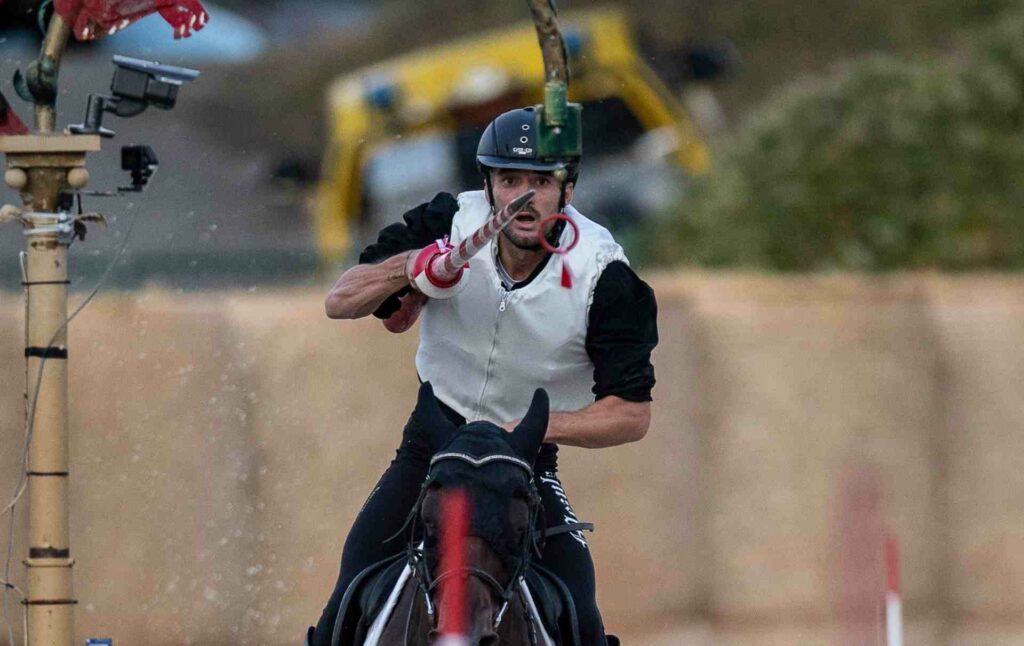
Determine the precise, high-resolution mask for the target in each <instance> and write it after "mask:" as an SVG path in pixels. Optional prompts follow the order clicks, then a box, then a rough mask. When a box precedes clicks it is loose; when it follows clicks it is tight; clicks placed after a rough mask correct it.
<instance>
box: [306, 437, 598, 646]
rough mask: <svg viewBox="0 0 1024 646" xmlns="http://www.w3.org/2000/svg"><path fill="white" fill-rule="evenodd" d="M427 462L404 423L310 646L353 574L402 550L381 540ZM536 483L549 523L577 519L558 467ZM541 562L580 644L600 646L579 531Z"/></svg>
mask: <svg viewBox="0 0 1024 646" xmlns="http://www.w3.org/2000/svg"><path fill="white" fill-rule="evenodd" d="M429 462H430V451H429V449H426V448H425V447H423V446H422V445H421V443H420V442H419V441H418V440H417V438H415V437H410V429H409V427H408V426H406V430H405V434H404V436H403V440H402V446H401V447H400V448H399V449H398V452H397V454H396V455H395V459H394V460H392V462H391V466H389V467H388V469H387V471H385V472H384V475H383V476H381V478H380V481H379V482H378V483H377V486H376V488H374V490H373V492H371V493H370V497H369V498H368V499H367V500H366V502H365V503H364V504H363V508H362V510H360V512H359V515H358V516H357V517H356V521H355V523H354V524H353V525H352V530H351V531H350V532H349V534H348V538H347V539H346V541H345V548H344V550H343V551H342V554H341V571H340V572H339V573H338V582H337V583H335V585H334V592H333V593H332V594H331V598H330V599H329V600H328V601H327V605H326V606H325V607H324V610H323V613H322V614H321V615H320V621H319V622H318V623H317V626H316V633H315V635H314V637H313V640H312V641H311V645H312V646H330V643H331V632H332V630H333V629H334V621H335V618H336V616H337V614H338V606H339V605H340V604H341V599H342V597H343V596H344V595H345V590H346V589H347V588H348V585H349V584H350V583H351V582H352V580H353V579H354V578H355V577H356V575H358V574H359V573H360V572H362V571H363V570H364V569H365V568H367V567H369V566H370V565H372V564H374V563H376V562H377V561H380V560H381V559H384V558H387V557H388V556H392V555H394V554H398V553H399V552H401V551H402V550H404V549H405V541H406V538H405V537H398V538H396V539H394V540H392V541H390V542H385V539H387V538H389V537H391V536H392V535H393V534H395V532H397V531H398V529H399V528H400V527H401V526H402V524H403V523H404V522H405V519H406V516H408V514H409V512H410V510H411V509H412V508H413V506H414V505H415V504H416V498H417V497H418V496H419V492H420V485H422V484H423V481H424V480H425V479H426V477H427V470H428V467H429ZM534 482H535V483H536V485H537V491H538V492H539V493H540V496H541V501H542V502H543V504H544V515H545V517H546V520H547V526H548V527H554V526H556V525H564V524H565V523H570V522H576V515H575V513H574V512H573V511H572V508H571V507H570V506H569V500H568V498H567V497H566V495H565V491H564V490H563V489H562V484H561V483H560V482H559V480H558V474H557V472H556V471H554V470H543V471H540V472H537V473H535V474H534ZM541 565H543V566H544V567H546V568H547V569H549V570H551V571H552V572H554V573H555V574H557V575H558V576H559V577H560V578H561V579H562V580H563V581H564V582H565V584H566V586H568V588H569V590H570V592H571V593H572V596H573V600H574V601H575V603H576V614H577V616H578V617H579V624H580V638H581V640H582V642H583V644H584V646H604V645H605V636H604V625H603V623H602V621H601V613H600V612H599V611H598V609H597V598H596V589H595V581H594V561H593V559H592V558H591V556H590V550H589V548H588V547H587V544H586V541H585V540H584V538H583V533H582V532H573V533H570V534H560V535H557V536H552V537H550V538H549V539H548V540H547V543H546V544H545V546H544V554H543V558H542V559H541Z"/></svg>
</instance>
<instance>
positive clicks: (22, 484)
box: [0, 213, 138, 646]
mask: <svg viewBox="0 0 1024 646" xmlns="http://www.w3.org/2000/svg"><path fill="white" fill-rule="evenodd" d="M137 219H138V216H137V214H135V213H132V214H131V221H130V222H129V223H128V229H127V230H126V231H125V234H124V240H122V241H121V246H120V247H119V248H118V250H117V253H115V254H114V258H113V259H112V260H111V261H110V264H109V265H107V268H106V269H105V270H104V271H103V275H102V276H100V279H99V281H97V283H96V286H95V287H94V288H93V290H92V291H91V292H90V293H89V295H88V296H86V297H85V300H84V301H82V303H81V305H79V306H78V307H76V308H75V310H74V311H73V312H72V313H71V316H69V317H67V319H65V320H64V323H63V324H62V325H61V326H60V327H59V328H57V331H56V332H54V333H53V336H52V337H50V341H49V343H47V344H46V347H50V346H52V345H53V342H54V341H56V340H57V337H58V336H60V334H61V333H62V332H63V331H64V330H65V329H67V327H68V324H69V323H71V321H72V319H74V318H75V317H76V316H78V314H79V313H80V312H81V311H82V310H83V309H85V307H86V306H87V305H88V304H89V303H90V302H91V301H92V299H93V297H95V296H96V294H97V293H99V291H100V289H101V288H102V287H103V285H104V284H106V282H107V279H108V278H110V274H111V272H113V270H114V267H115V266H117V262H118V261H119V260H120V259H121V256H122V254H124V250H125V248H126V247H127V246H128V240H129V239H130V238H131V236H132V230H133V229H134V228H135V222H136V221H137ZM68 246H69V247H70V245H68ZM26 289H27V288H26ZM46 359H47V357H45V356H43V357H42V358H41V360H40V363H39V372H38V374H37V375H36V385H35V388H34V389H33V393H32V400H31V401H32V406H31V407H30V408H29V411H28V424H27V427H26V429H25V443H24V446H23V447H22V454H21V466H22V469H21V476H20V477H19V478H18V483H17V485H16V486H15V490H14V493H13V495H12V496H11V502H9V503H7V506H6V507H4V509H3V510H2V511H0V517H3V515H4V514H7V513H10V515H11V521H10V524H9V526H8V531H7V556H6V557H5V559H4V576H3V581H4V604H3V605H4V610H3V615H4V624H5V625H6V626H7V636H8V639H9V640H10V642H11V646H14V644H15V642H14V630H13V628H12V627H11V621H10V612H9V609H8V594H7V591H8V589H9V588H12V589H14V590H17V588H15V587H14V586H13V585H11V584H10V583H7V582H8V581H10V579H11V554H12V553H13V552H14V525H15V519H16V518H17V515H16V514H15V513H14V510H15V506H16V505H17V504H18V500H19V499H20V498H21V496H22V495H23V494H24V493H25V488H26V487H27V486H28V450H29V445H30V444H31V442H32V429H33V426H34V425H35V420H36V403H37V402H38V401H39V389H40V388H41V387H42V385H43V368H44V367H45V366H46ZM18 592H19V593H20V592H21V591H20V590H18ZM22 598H23V599H24V598H25V595H24V594H22ZM26 612H27V611H26ZM25 621H26V625H25V635H26V642H25V643H26V644H27V643H28V640H27V636H28V624H27V621H28V619H27V618H26V620H25Z"/></svg>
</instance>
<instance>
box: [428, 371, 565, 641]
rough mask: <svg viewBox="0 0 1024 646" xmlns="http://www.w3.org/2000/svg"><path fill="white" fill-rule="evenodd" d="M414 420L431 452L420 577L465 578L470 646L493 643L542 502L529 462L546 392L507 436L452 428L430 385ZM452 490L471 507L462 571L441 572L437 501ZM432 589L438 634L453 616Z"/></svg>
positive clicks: (490, 429)
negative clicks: (423, 568) (457, 492)
mask: <svg viewBox="0 0 1024 646" xmlns="http://www.w3.org/2000/svg"><path fill="white" fill-rule="evenodd" d="M414 415H415V416H416V418H417V420H418V422H419V424H420V428H421V429H422V430H423V431H424V432H425V434H426V436H427V437H428V439H429V441H430V444H431V447H432V449H433V451H434V457H433V458H432V460H431V466H430V474H429V476H428V478H427V481H426V484H425V485H424V492H423V498H422V504H421V505H420V508H419V522H420V523H421V525H422V527H423V538H424V540H423V543H424V566H425V568H426V572H425V574H427V575H429V577H430V581H431V582H434V583H440V582H442V581H443V580H444V579H445V578H449V577H453V576H458V577H464V578H466V605H467V607H468V608H467V610H468V615H469V624H468V628H469V632H468V634H469V637H470V642H469V643H471V644H490V643H496V640H497V634H496V631H497V628H498V625H499V624H500V622H501V620H502V619H503V613H504V612H505V610H506V609H507V605H508V603H509V602H510V601H511V600H512V598H513V597H514V595H515V592H516V590H515V586H516V585H517V583H516V579H517V578H518V575H519V574H521V572H522V568H523V567H525V564H526V560H527V559H528V557H529V553H530V549H531V548H532V546H533V544H534V543H533V535H534V529H535V528H534V525H535V523H536V520H537V517H538V510H539V506H540V502H539V497H538V496H537V492H536V489H535V488H534V485H533V462H534V460H535V459H536V458H537V453H538V451H539V450H540V446H541V442H542V441H543V440H544V434H545V432H546V431H547V425H548V397H547V393H545V392H544V391H543V390H538V391H537V392H536V393H535V394H534V397H533V402H532V403H531V405H530V410H529V412H527V414H526V416H525V417H524V418H523V421H522V422H521V423H520V424H519V426H517V427H516V430H515V431H514V432H512V433H508V432H506V431H505V430H503V429H502V428H500V427H499V426H496V425H495V424H491V423H489V422H472V423H470V424H466V425H464V426H462V427H461V428H457V427H456V426H455V425H454V424H452V423H451V421H450V420H448V418H446V417H445V416H444V414H443V413H442V412H441V410H440V408H439V407H438V405H437V400H436V399H434V394H433V390H432V389H431V387H430V385H429V384H424V385H423V387H422V388H421V389H420V397H419V401H418V403H417V405H416V412H415V413H414ZM454 489H460V490H462V492H463V493H464V494H465V495H466V496H467V497H468V500H469V509H470V521H469V532H468V534H469V538H468V540H467V552H468V553H467V555H466V567H465V568H464V569H462V570H460V571H451V572H441V571H440V570H439V563H440V560H441V554H440V551H441V545H440V541H439V538H440V533H441V527H442V523H443V522H444V519H443V518H442V505H441V501H442V499H443V497H444V496H445V494H446V493H447V492H450V491H452V490H454ZM432 587H433V588H434V590H433V602H434V606H435V607H436V608H437V615H436V617H435V628H436V632H443V631H444V629H445V627H446V623H447V622H448V621H450V613H451V611H450V610H449V611H447V612H446V608H447V605H448V604H446V603H445V599H444V595H445V589H446V588H445V586H441V585H434V586H432ZM446 614H447V615H448V616H446Z"/></svg>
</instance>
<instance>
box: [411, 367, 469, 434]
mask: <svg viewBox="0 0 1024 646" xmlns="http://www.w3.org/2000/svg"><path fill="white" fill-rule="evenodd" d="M412 416H413V420H414V421H415V423H416V426H417V427H418V430H419V432H420V433H421V434H422V436H423V437H424V438H425V439H426V440H427V443H428V444H430V448H431V450H432V451H437V450H438V449H440V448H441V447H443V446H445V445H447V444H448V442H450V441H451V439H452V438H453V437H455V433H456V432H457V431H458V430H459V427H458V426H456V425H455V424H453V423H452V421H451V420H450V419H448V417H447V416H446V415H445V414H444V413H442V412H441V407H440V406H439V405H438V403H437V398H436V397H434V388H433V386H431V385H430V382H429V381H425V382H423V384H422V385H421V386H420V394H419V398H418V399H417V400H416V410H414V411H413V413H412Z"/></svg>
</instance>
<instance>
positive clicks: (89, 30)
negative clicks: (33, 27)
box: [53, 0, 210, 40]
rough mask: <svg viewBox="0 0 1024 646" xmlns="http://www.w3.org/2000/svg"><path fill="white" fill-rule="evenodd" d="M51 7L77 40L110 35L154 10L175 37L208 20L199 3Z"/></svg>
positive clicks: (74, 2) (114, 0)
mask: <svg viewBox="0 0 1024 646" xmlns="http://www.w3.org/2000/svg"><path fill="white" fill-rule="evenodd" d="M53 6H54V9H55V10H56V11H57V13H58V14H60V16H61V17H62V18H63V19H64V20H65V21H66V22H67V23H68V24H70V25H71V29H72V31H73V32H74V34H75V38H77V39H78V40H95V39H97V38H102V37H104V36H110V35H113V34H114V33H116V32H118V31H120V30H122V29H124V28H125V27H127V26H128V25H130V24H132V23H133V22H135V21H136V20H139V19H140V18H145V17H146V16H148V15H149V14H151V13H154V12H157V11H159V12H160V15H161V16H163V19H164V20H166V21H167V23H168V24H169V25H170V26H171V29H173V30H174V37H175V38H188V37H189V36H191V35H192V32H193V31H199V30H200V29H202V28H203V26H205V25H206V21H207V20H209V18H210V15H209V14H208V13H207V12H206V9H205V8H203V5H202V3H201V2H200V0H54V3H53Z"/></svg>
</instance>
